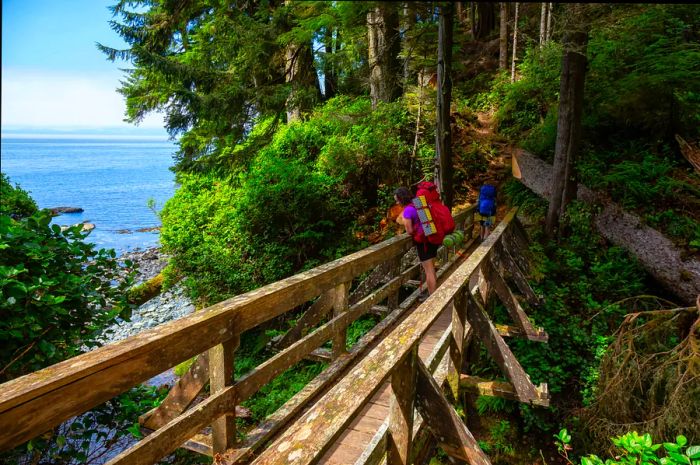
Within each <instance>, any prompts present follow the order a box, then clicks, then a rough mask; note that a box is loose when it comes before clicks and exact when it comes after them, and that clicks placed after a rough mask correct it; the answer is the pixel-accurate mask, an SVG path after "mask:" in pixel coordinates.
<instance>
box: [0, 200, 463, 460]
mask: <svg viewBox="0 0 700 465" xmlns="http://www.w3.org/2000/svg"><path fill="white" fill-rule="evenodd" d="M473 210H474V206H470V207H469V208H467V209H465V210H463V211H461V212H459V213H458V214H457V215H455V217H456V220H457V221H458V222H459V221H460V220H464V218H466V216H467V215H468V214H469V213H471V212H473ZM411 245H412V242H411V239H410V237H409V236H408V235H406V234H402V235H400V236H396V237H393V238H391V239H389V240H387V241H384V242H382V243H380V244H376V245H373V246H370V247H368V248H366V249H363V250H361V251H358V252H356V253H353V254H351V255H348V256H346V257H343V258H340V259H338V260H335V261H333V262H330V263H327V264H324V265H321V266H319V267H316V268H314V269H312V270H309V271H306V272H304V273H299V274H297V275H294V276H291V277H289V278H286V279H284V280H281V281H278V282H275V283H272V284H269V285H266V286H263V287H261V288H259V289H256V290H254V291H251V292H248V293H246V294H242V295H239V296H236V297H233V298H231V299H228V300H226V301H223V302H220V303H218V304H215V305H212V306H211V307H208V308H206V309H204V310H202V311H199V312H196V313H194V314H192V315H190V316H187V317H184V318H182V319H179V320H176V321H173V322H170V323H167V324H164V325H161V326H159V327H156V328H153V329H151V330H147V331H144V332H143V333H140V334H138V335H135V336H132V337H130V338H127V339H125V340H123V341H119V342H116V343H112V344H109V345H106V346H104V347H101V348H99V349H96V350H94V351H92V352H89V353H85V354H82V355H79V356H77V357H74V358H71V359H69V360H66V361H63V362H60V363H58V364H55V365H52V366H50V367H48V368H45V369H42V370H39V371H37V372H34V373H31V374H28V375H25V376H22V377H20V378H17V379H14V380H12V381H9V382H7V383H4V384H2V385H0V431H3V434H2V435H1V436H0V450H6V449H9V448H12V447H14V446H16V445H18V444H20V443H22V442H24V441H26V440H29V439H31V438H33V437H35V436H37V435H38V434H41V433H43V432H44V431H46V430H48V429H50V428H52V427H54V426H56V425H58V424H60V423H61V422H63V421H65V420H67V419H69V418H71V417H73V416H75V415H79V414H81V413H83V412H85V411H87V410H89V409H91V408H93V407H95V406H97V405H99V404H100V403H102V402H105V401H107V400H109V399H111V398H113V397H114V396H116V395H118V394H120V393H122V392H125V391H126V390H128V389H129V388H131V387H133V386H135V385H137V384H138V383H141V382H144V381H146V380H148V379H150V378H151V377H153V376H155V375H157V374H159V373H162V372H163V371H165V370H167V369H169V368H171V367H172V366H174V365H176V364H178V363H180V362H182V361H184V360H187V359H189V358H191V357H193V356H195V355H197V354H200V353H202V352H205V351H207V350H208V349H210V348H212V347H214V346H216V345H218V344H221V343H224V342H226V341H229V340H231V339H232V338H234V337H235V336H237V335H238V334H240V333H242V332H244V331H246V330H248V329H251V328H254V327H256V326H257V325H259V324H261V323H263V322H265V321H268V320H270V319H272V318H275V317H277V316H279V315H281V314H283V313H285V312H287V311H289V310H291V309H293V308H295V307H297V306H298V305H300V304H302V303H304V302H307V301H309V300H310V299H312V298H314V297H316V296H318V295H320V294H321V293H323V292H326V291H328V290H329V289H332V288H333V287H335V286H337V285H339V284H341V283H346V282H349V281H351V280H352V279H353V278H355V277H357V276H358V275H360V274H362V273H364V272H366V271H368V270H370V269H372V268H373V267H375V266H377V265H379V264H381V263H383V262H385V261H387V260H390V259H392V258H394V257H397V256H400V255H401V254H402V253H404V252H405V251H406V250H408V249H409V248H410V247H411ZM47 406H51V407H50V408H47Z"/></svg>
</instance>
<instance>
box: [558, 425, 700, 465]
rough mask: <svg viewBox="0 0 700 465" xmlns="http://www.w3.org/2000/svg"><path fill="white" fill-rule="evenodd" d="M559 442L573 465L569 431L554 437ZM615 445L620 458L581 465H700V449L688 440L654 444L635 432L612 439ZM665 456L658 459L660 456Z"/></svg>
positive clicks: (594, 458)
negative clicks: (661, 452)
mask: <svg viewBox="0 0 700 465" xmlns="http://www.w3.org/2000/svg"><path fill="white" fill-rule="evenodd" d="M554 437H555V438H556V439H557V440H556V441H555V444H556V445H557V449H558V450H559V453H560V454H561V455H562V457H564V459H565V460H566V461H567V462H568V463H569V464H571V465H573V464H574V463H575V462H573V461H572V460H571V459H570V458H569V451H570V450H571V446H570V442H571V435H570V434H569V433H568V431H567V430H566V429H562V430H561V431H559V434H556V435H554ZM612 443H613V444H614V445H615V447H616V449H617V450H618V451H619V455H615V456H614V458H610V459H606V460H603V459H601V458H600V457H598V456H597V455H589V456H586V457H581V461H580V465H698V464H700V446H698V445H689V446H687V447H686V445H687V444H688V440H687V439H686V438H685V436H678V437H677V438H676V442H675V443H673V442H665V443H663V449H661V446H662V444H653V441H652V438H651V435H649V434H644V435H640V434H639V433H637V432H636V431H630V432H629V433H627V434H624V435H622V436H618V437H616V438H613V439H612ZM660 451H663V452H664V455H663V456H661V457H659V452H660Z"/></svg>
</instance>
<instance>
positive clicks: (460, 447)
mask: <svg viewBox="0 0 700 465" xmlns="http://www.w3.org/2000/svg"><path fill="white" fill-rule="evenodd" d="M516 222H517V220H516V219H515V210H513V211H511V212H509V213H508V215H507V216H506V217H505V219H504V220H503V221H502V222H501V223H500V224H499V226H498V227H497V228H496V229H495V230H494V231H493V233H492V234H491V235H490V236H489V237H488V238H487V239H486V240H485V241H484V242H483V243H481V244H480V245H479V246H478V247H477V248H476V250H475V251H474V252H472V254H471V255H470V256H469V258H468V259H467V260H466V261H465V262H464V263H462V264H461V265H460V266H459V268H458V269H456V270H455V271H454V273H452V275H451V276H450V277H449V278H447V280H446V281H445V282H444V283H443V284H442V285H441V286H440V287H439V288H438V290H437V291H436V292H435V293H434V294H432V295H431V296H430V297H429V298H428V300H427V301H426V302H424V303H423V304H422V305H421V306H419V307H418V308H417V309H416V310H415V311H414V312H413V313H412V314H410V315H409V316H408V317H407V318H406V319H405V320H404V321H403V322H401V324H400V325H399V326H397V327H396V328H395V329H394V330H393V331H392V332H391V333H390V334H389V335H388V336H386V337H385V338H383V339H382V340H381V341H380V342H379V344H378V345H377V346H376V347H375V348H374V349H373V350H372V351H371V353H370V354H369V355H368V356H366V357H365V358H364V359H363V360H362V361H361V362H360V363H359V364H358V365H357V366H355V367H354V368H353V370H352V372H351V373H349V374H348V375H347V376H345V377H344V378H343V379H341V380H340V381H339V382H338V383H337V384H336V385H335V386H334V387H333V388H332V389H330V390H329V391H328V392H327V394H326V395H325V396H324V397H323V398H322V399H320V400H319V401H317V402H315V403H314V404H313V406H312V407H311V408H310V409H309V410H308V411H306V412H305V413H304V415H303V416H301V417H300V418H299V419H298V420H297V421H296V422H294V423H293V424H292V425H291V426H289V427H287V429H286V431H285V432H284V433H283V434H281V435H280V436H279V437H277V438H276V440H275V441H274V442H273V443H271V444H270V445H269V446H268V447H267V448H266V449H265V450H264V451H263V452H262V453H261V455H260V456H259V457H257V459H256V460H255V461H254V462H253V464H257V465H263V464H311V463H316V462H317V461H318V460H319V458H320V457H322V456H323V454H324V453H325V452H326V451H327V450H328V449H329V447H330V446H331V445H332V444H333V443H334V441H335V440H336V439H337V438H338V436H339V435H340V434H341V433H342V432H343V430H344V429H345V428H346V427H347V426H348V425H349V424H350V422H351V421H352V420H353V418H354V417H355V416H356V415H357V414H358V412H359V411H360V410H361V409H362V408H363V407H364V406H365V405H366V404H367V402H368V401H369V399H370V398H371V397H372V396H373V395H374V394H375V393H376V392H377V391H378V390H379V389H380V387H381V386H382V385H383V383H385V382H386V381H389V382H390V384H391V390H392V393H393V394H392V401H391V407H390V416H389V418H388V420H387V421H386V422H385V423H384V426H383V427H382V428H380V431H379V432H378V433H377V435H375V440H374V441H373V442H372V444H370V445H369V447H368V448H367V449H366V450H365V454H364V455H363V456H362V457H361V458H360V459H359V460H358V461H357V462H356V463H368V464H369V463H378V462H379V460H380V459H381V458H382V457H386V462H387V464H389V465H393V464H402V465H406V464H408V463H412V461H413V458H414V456H415V454H416V450H415V449H416V447H414V446H415V445H416V444H414V443H419V442H421V441H422V439H421V434H422V431H423V430H424V429H426V428H424V426H426V427H427V430H428V431H429V433H430V434H431V435H432V437H433V438H435V440H436V441H437V442H438V444H439V445H440V446H441V448H442V449H443V450H444V451H445V452H447V453H448V454H449V455H451V456H453V457H454V458H456V459H460V460H466V461H468V462H469V463H470V464H471V465H477V464H483V465H485V464H489V463H490V462H489V460H488V457H486V455H485V454H484V453H483V452H482V451H481V449H480V447H479V445H478V444H477V442H476V441H475V440H474V438H473V436H472V435H471V433H470V432H469V430H468V429H467V427H466V426H465V424H464V423H463V422H462V420H461V419H460V417H459V416H458V415H457V413H456V411H455V410H454V408H453V407H452V405H451V403H450V402H448V400H447V398H446V397H445V395H444V392H443V388H442V384H443V382H444V381H445V380H446V379H447V380H448V381H449V385H450V386H451V388H452V390H453V394H454V395H455V398H456V395H457V390H458V389H459V388H460V387H461V388H462V389H467V390H469V391H472V392H481V393H486V394H490V395H501V396H504V397H509V398H513V399H517V400H520V401H521V402H527V403H532V404H538V405H548V401H549V399H548V393H547V388H546V385H545V384H542V385H540V386H539V387H535V386H534V385H533V384H532V383H531V382H530V379H529V377H528V376H527V374H526V373H525V372H524V371H523V369H522V367H521V366H520V364H519V363H518V361H517V359H516V358H515V357H514V356H513V354H512V353H511V351H510V349H509V348H508V346H507V345H506V344H505V342H504V340H503V336H504V335H512V334H509V330H508V328H507V327H506V328H505V329H504V327H500V328H497V327H496V326H495V325H494V324H493V323H492V322H491V320H490V318H489V316H488V315H487V313H486V311H485V309H484V303H488V301H489V298H490V296H491V294H492V292H493V293H495V294H496V295H497V296H498V298H499V299H500V300H501V301H502V302H503V304H504V305H505V307H506V308H507V309H508V311H509V314H510V316H511V318H512V319H513V320H514V322H515V323H516V326H515V327H514V329H513V330H511V331H510V333H513V332H517V333H519V334H520V335H521V336H524V337H528V338H529V339H532V340H538V341H545V340H546V339H547V337H546V334H545V333H544V332H543V331H542V330H539V329H535V328H534V327H532V325H531V324H530V322H529V321H528V319H527V316H526V315H525V314H524V312H523V309H522V308H521V307H520V304H519V302H518V300H517V299H515V297H514V296H513V294H512V293H511V292H510V290H509V289H508V286H507V285H506V283H505V281H504V280H503V277H502V276H501V274H502V273H503V272H505V271H506V270H507V271H508V273H509V274H510V276H511V277H512V278H513V280H514V281H515V282H516V284H517V286H518V287H519V288H521V290H522V292H523V294H524V295H525V296H526V297H527V298H528V300H531V301H532V303H533V304H537V297H536V296H535V295H534V293H533V292H532V290H531V289H530V288H529V285H527V281H525V280H524V277H523V276H522V272H521V271H520V268H521V265H518V264H517V263H516V259H515V258H514V257H513V256H512V255H511V254H510V253H509V252H508V249H507V247H506V245H505V244H504V238H505V237H506V232H509V233H510V237H509V240H511V241H521V242H522V240H523V239H522V236H521V232H519V231H517V230H516V229H517V228H515V227H513V225H514V224H515V223H516ZM499 269H502V270H503V271H501V270H499ZM444 311H450V312H452V325H451V326H450V328H449V329H448V331H446V333H445V335H444V336H443V337H442V338H441V339H440V342H439V343H438V345H437V346H436V347H435V349H434V350H433V353H432V355H431V356H430V357H429V359H428V360H427V361H423V360H421V359H420V357H419V356H418V350H417V348H418V344H419V342H420V340H421V338H422V337H423V336H424V335H425V334H426V332H427V331H428V329H429V328H430V326H431V325H432V324H433V322H435V321H436V319H437V318H438V317H439V316H440V314H441V313H443V312H444ZM473 338H474V339H478V340H480V341H481V342H482V343H483V344H484V345H485V347H486V349H487V350H488V352H489V353H490V355H491V356H492V358H493V359H494V361H495V362H496V364H497V365H498V366H499V367H500V368H501V370H502V371H503V373H504V375H505V376H506V377H507V378H508V379H509V380H510V383H506V382H495V383H494V382H488V381H485V380H480V379H478V378H474V377H470V376H467V375H462V374H461V368H462V363H463V362H464V360H465V356H464V354H465V349H466V347H467V346H468V344H469V342H470V341H471V340H472V339H473ZM414 408H415V409H416V411H417V412H418V413H419V414H420V420H419V421H416V420H415V418H416V417H415V414H414ZM218 463H222V464H223V463H227V464H228V463H233V462H231V461H230V460H229V457H228V456H224V457H222V458H220V459H219V462H218Z"/></svg>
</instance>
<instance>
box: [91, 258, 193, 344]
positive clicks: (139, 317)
mask: <svg viewBox="0 0 700 465" xmlns="http://www.w3.org/2000/svg"><path fill="white" fill-rule="evenodd" d="M124 260H131V261H133V262H135V263H136V264H138V265H139V271H138V273H137V275H136V278H135V282H134V284H140V283H143V282H145V281H148V280H149V279H151V278H153V277H155V276H157V275H158V273H160V272H161V271H162V270H163V268H165V266H166V265H167V263H168V257H167V256H166V255H165V254H163V253H162V252H161V251H160V249H158V248H149V249H145V250H134V251H131V252H127V253H124V254H122V255H121V256H120V257H119V261H121V262H123V261H124ZM193 311H194V304H193V303H192V301H191V300H190V299H189V297H187V295H186V294H185V290H184V289H183V287H182V286H181V285H179V284H178V285H176V286H174V287H173V288H171V289H168V290H167V291H165V292H163V293H161V294H159V295H157V296H156V297H154V298H152V299H151V300H149V301H148V302H146V303H144V304H143V305H141V306H139V307H137V308H135V309H134V310H133V312H132V314H131V320H130V321H120V322H118V323H115V324H113V325H111V326H109V327H107V328H106V329H105V332H104V334H103V339H102V340H103V342H104V343H110V342H116V341H120V340H122V339H126V338H127V337H129V336H133V335H135V334H138V333H140V332H141V331H144V330H146V329H149V328H153V327H155V326H158V325H161V324H163V323H167V322H168V321H172V320H176V319H178V318H182V317H183V316H186V315H189V314H190V313H192V312H193Z"/></svg>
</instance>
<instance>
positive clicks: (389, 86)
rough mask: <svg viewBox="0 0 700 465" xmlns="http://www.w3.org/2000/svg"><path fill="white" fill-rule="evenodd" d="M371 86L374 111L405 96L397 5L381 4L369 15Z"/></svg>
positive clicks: (390, 3) (391, 3)
mask: <svg viewBox="0 0 700 465" xmlns="http://www.w3.org/2000/svg"><path fill="white" fill-rule="evenodd" d="M367 35H368V42H369V52H368V58H369V69H370V73H369V87H370V97H371V99H372V108H376V106H377V104H378V103H379V102H390V101H392V100H394V99H396V98H397V97H399V96H400V95H401V87H400V85H399V82H400V80H399V79H398V77H399V72H400V67H399V60H398V55H399V51H400V46H401V44H400V41H399V15H398V10H397V5H396V4H395V2H388V3H379V4H378V6H377V7H376V8H373V9H372V10H371V11H369V12H368V13H367Z"/></svg>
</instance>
